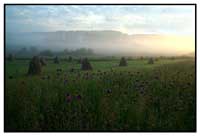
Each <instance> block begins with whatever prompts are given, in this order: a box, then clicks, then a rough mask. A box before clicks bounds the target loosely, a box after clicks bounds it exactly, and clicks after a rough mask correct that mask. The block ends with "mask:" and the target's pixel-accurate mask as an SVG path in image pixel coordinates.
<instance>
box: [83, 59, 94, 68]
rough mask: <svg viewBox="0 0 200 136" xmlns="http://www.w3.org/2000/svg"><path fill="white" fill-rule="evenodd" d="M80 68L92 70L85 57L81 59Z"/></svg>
mask: <svg viewBox="0 0 200 136" xmlns="http://www.w3.org/2000/svg"><path fill="white" fill-rule="evenodd" d="M81 70H92V66H91V64H90V62H89V61H88V59H87V58H85V59H83V60H82V62H81Z"/></svg>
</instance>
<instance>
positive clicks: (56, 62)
mask: <svg viewBox="0 0 200 136" xmlns="http://www.w3.org/2000/svg"><path fill="white" fill-rule="evenodd" d="M54 63H55V64H59V59H58V57H57V56H56V57H55V58H54Z"/></svg>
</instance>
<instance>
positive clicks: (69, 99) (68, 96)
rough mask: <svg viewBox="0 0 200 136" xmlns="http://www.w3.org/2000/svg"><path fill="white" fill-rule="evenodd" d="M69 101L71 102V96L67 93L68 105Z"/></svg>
mask: <svg viewBox="0 0 200 136" xmlns="http://www.w3.org/2000/svg"><path fill="white" fill-rule="evenodd" d="M71 101H72V96H71V95H70V94H69V93H67V94H66V102H67V103H69V102H71Z"/></svg>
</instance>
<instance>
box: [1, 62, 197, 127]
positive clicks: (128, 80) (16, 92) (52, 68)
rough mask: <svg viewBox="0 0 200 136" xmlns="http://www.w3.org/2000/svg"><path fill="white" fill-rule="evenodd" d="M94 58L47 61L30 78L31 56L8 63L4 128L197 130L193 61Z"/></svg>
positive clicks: (6, 68) (6, 69)
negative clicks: (86, 62)
mask: <svg viewBox="0 0 200 136" xmlns="http://www.w3.org/2000/svg"><path fill="white" fill-rule="evenodd" d="M90 62H91V64H92V67H93V70H92V71H81V70H80V64H78V63H77V62H75V61H72V62H67V61H64V60H63V61H61V62H60V64H54V63H53V61H50V60H49V61H48V62H47V66H44V67H42V71H43V72H42V74H41V75H38V76H27V75H26V73H27V71H28V65H29V61H28V60H14V61H12V62H8V61H6V64H5V65H6V67H5V94H4V95H5V97H4V98H5V107H4V108H5V109H4V110H5V115H4V116H5V131H195V130H196V90H195V86H196V85H195V83H196V82H195V76H196V75H195V61H194V60H193V59H174V60H171V59H159V60H158V61H155V63H154V64H148V63H147V60H139V59H138V60H129V61H128V62H127V63H128V66H126V67H119V66H118V65H119V60H113V61H112V60H110V61H95V60H93V61H90ZM71 68H74V69H75V70H74V71H70V69H71ZM57 69H62V71H57Z"/></svg>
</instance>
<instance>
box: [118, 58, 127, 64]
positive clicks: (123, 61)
mask: <svg viewBox="0 0 200 136" xmlns="http://www.w3.org/2000/svg"><path fill="white" fill-rule="evenodd" d="M119 66H127V62H126V59H125V58H124V57H122V58H121V60H120V63H119Z"/></svg>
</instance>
